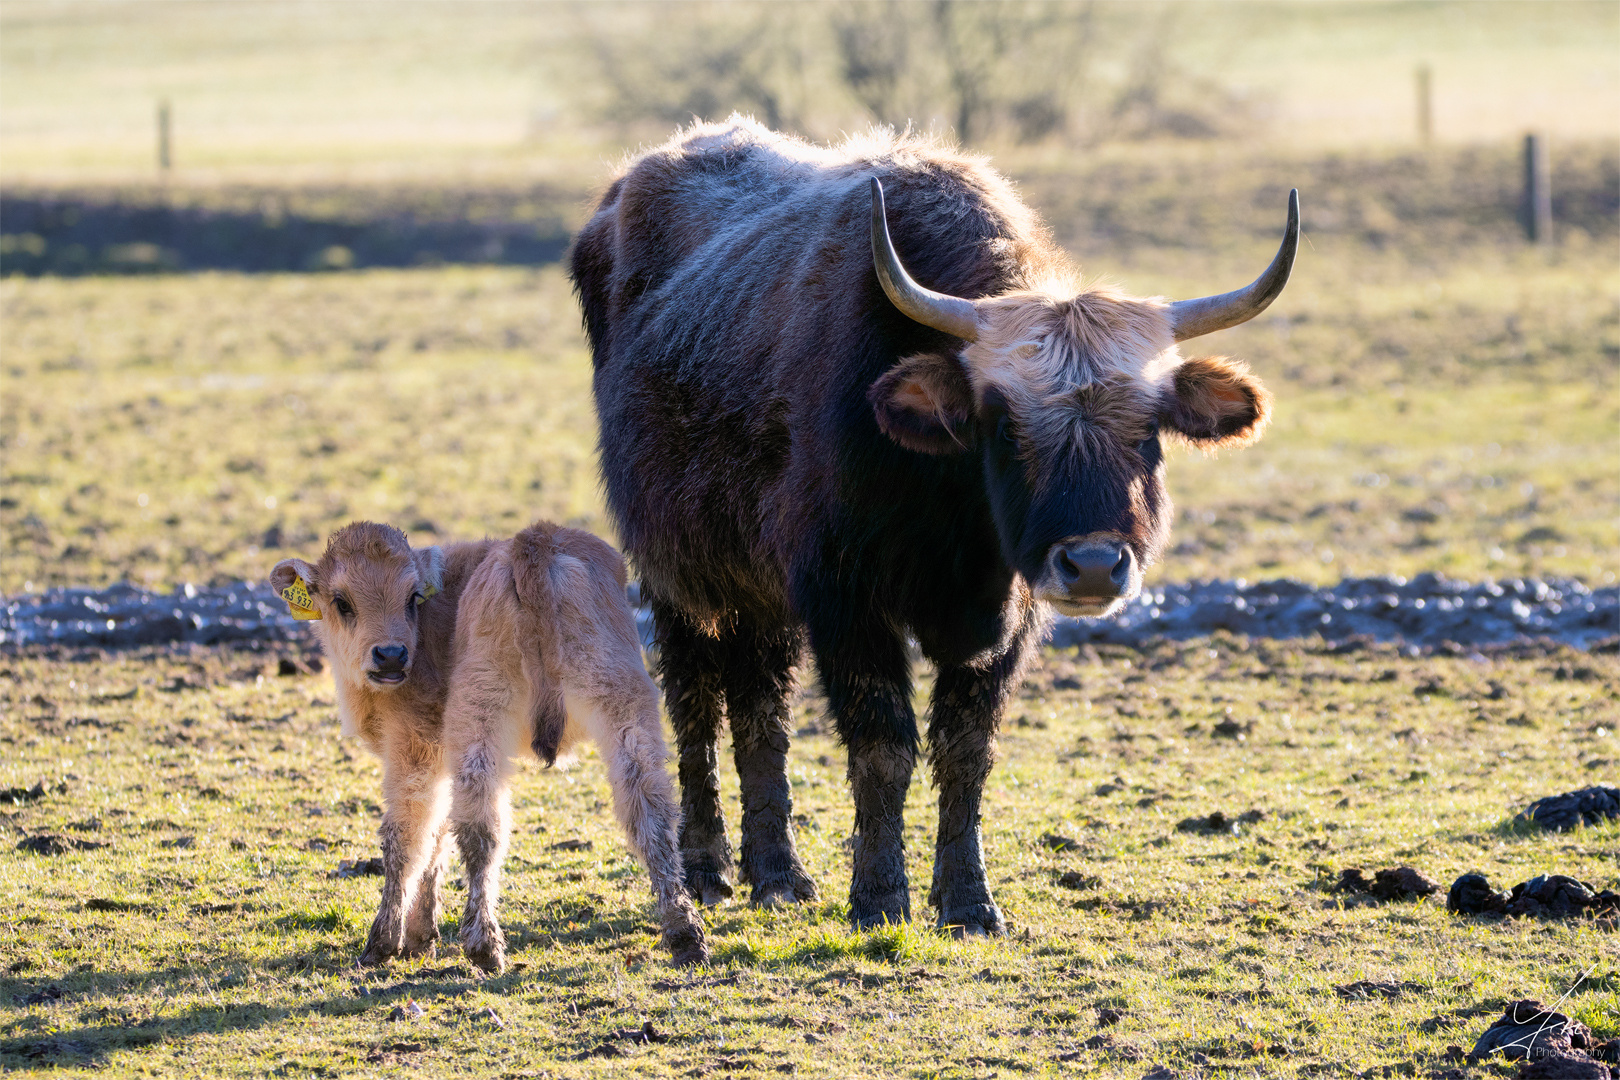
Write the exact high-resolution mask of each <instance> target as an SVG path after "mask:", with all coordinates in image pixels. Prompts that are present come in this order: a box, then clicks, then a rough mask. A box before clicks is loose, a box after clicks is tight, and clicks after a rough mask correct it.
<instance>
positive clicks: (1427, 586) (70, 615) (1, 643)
mask: <svg viewBox="0 0 1620 1080" xmlns="http://www.w3.org/2000/svg"><path fill="white" fill-rule="evenodd" d="M629 595H630V603H631V606H632V607H634V608H636V609H637V614H636V622H637V626H638V628H639V629H640V631H641V635H642V641H643V642H645V643H648V644H650V643H651V641H652V617H651V614H650V613H649V611H648V610H647V609H646V607H645V606H643V605H642V603H641V594H640V590H639V588H638V587H637V586H636V585H635V584H634V583H632V584H631V586H630V592H629ZM1217 630H1226V631H1229V632H1231V633H1234V634H1243V635H1247V636H1249V637H1259V638H1276V639H1289V638H1305V637H1320V638H1322V639H1323V640H1324V641H1327V642H1330V643H1339V642H1350V641H1355V640H1371V641H1398V642H1404V643H1406V644H1409V645H1416V646H1437V645H1442V644H1445V643H1448V642H1449V643H1454V644H1458V645H1504V644H1512V643H1519V642H1530V641H1535V640H1541V639H1547V640H1552V641H1556V642H1562V643H1564V644H1567V645H1573V646H1575V647H1577V648H1581V649H1589V648H1592V647H1593V646H1595V645H1598V644H1599V643H1602V642H1604V641H1606V640H1609V639H1612V638H1614V637H1615V636H1616V635H1620V585H1611V586H1604V587H1602V588H1599V589H1592V588H1589V587H1588V586H1586V585H1583V584H1582V583H1581V582H1578V581H1573V580H1567V579H1551V580H1547V581H1534V580H1530V581H1526V580H1523V579H1518V578H1514V579H1511V580H1506V581H1486V582H1481V583H1478V584H1472V585H1471V584H1467V583H1465V582H1460V581H1452V580H1450V579H1448V578H1446V577H1444V576H1443V575H1441V574H1433V573H1426V574H1419V575H1417V576H1416V577H1414V578H1412V579H1411V580H1410V581H1408V580H1406V579H1404V578H1399V577H1379V578H1346V579H1345V580H1343V581H1341V582H1339V583H1338V584H1337V585H1334V586H1332V587H1330V588H1325V589H1318V588H1315V587H1313V586H1310V585H1307V584H1305V583H1304V582H1300V581H1293V580H1290V579H1279V580H1275V581H1261V582H1256V583H1255V584H1252V585H1251V584H1249V583H1248V582H1245V581H1243V580H1242V579H1238V580H1236V581H1199V582H1188V583H1182V584H1167V585H1160V586H1156V587H1154V588H1153V589H1151V590H1148V591H1145V592H1143V593H1142V594H1141V595H1140V596H1139V597H1137V598H1136V599H1135V600H1134V601H1132V602H1131V603H1130V604H1128V605H1126V607H1125V609H1124V610H1123V611H1122V612H1120V613H1119V614H1118V615H1116V616H1114V617H1112V618H1109V619H1100V620H1094V619H1072V618H1060V619H1058V620H1057V621H1056V622H1055V623H1054V625H1053V628H1052V636H1051V640H1052V643H1053V644H1054V645H1058V646H1075V645H1084V644H1087V643H1093V642H1098V643H1100V642H1110V643H1115V644H1122V645H1131V646H1140V645H1142V644H1143V643H1145V642H1146V641H1148V640H1149V639H1151V638H1156V637H1166V638H1172V639H1181V638H1192V637H1203V636H1205V635H1208V634H1211V633H1214V632H1215V631H1217ZM310 636H311V635H310V630H309V624H308V623H301V622H298V621H296V620H294V619H293V618H292V616H290V615H289V614H288V613H287V606H286V604H284V603H283V602H282V601H281V600H280V599H279V598H277V597H276V596H275V595H274V594H273V593H272V592H271V591H270V588H269V586H268V585H267V584H264V583H254V582H241V583H239V584H236V585H226V586H220V587H216V588H198V587H195V586H191V585H186V586H184V587H182V588H179V589H176V590H175V591H174V592H173V593H169V594H164V593H156V592H148V591H146V590H144V589H137V588H135V587H134V586H132V585H115V586H113V587H111V588H109V589H102V590H92V589H51V590H49V591H47V592H43V593H25V594H19V595H15V596H9V597H6V598H4V601H3V606H0V648H5V649H15V648H19V647H23V646H29V645H43V644H57V645H66V646H73V647H100V648H131V647H135V646H139V645H163V644H169V643H173V642H197V643H199V644H204V645H212V644H216V643H219V642H226V641H245V640H252V641H305V640H308V639H309V638H310Z"/></svg>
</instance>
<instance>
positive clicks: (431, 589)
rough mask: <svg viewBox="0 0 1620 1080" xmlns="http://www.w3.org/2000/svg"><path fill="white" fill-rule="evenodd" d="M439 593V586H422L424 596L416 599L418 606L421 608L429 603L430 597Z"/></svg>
mask: <svg viewBox="0 0 1620 1080" xmlns="http://www.w3.org/2000/svg"><path fill="white" fill-rule="evenodd" d="M438 591H439V587H438V586H437V585H424V586H422V595H421V596H419V597H417V598H416V606H417V607H421V606H422V605H423V604H425V603H427V599H428V597H430V596H433V595H435V594H436V593H437V592H438Z"/></svg>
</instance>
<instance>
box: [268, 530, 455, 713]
mask: <svg viewBox="0 0 1620 1080" xmlns="http://www.w3.org/2000/svg"><path fill="white" fill-rule="evenodd" d="M270 584H271V586H272V587H273V588H274V589H275V590H276V594H277V595H278V596H281V597H282V598H283V599H285V600H287V602H288V606H289V607H290V608H291V609H292V611H293V613H294V614H295V615H300V616H301V617H303V618H314V619H319V620H320V621H321V627H320V631H319V632H320V637H321V640H322V642H323V643H324V644H325V647H326V652H327V655H328V657H329V658H330V660H331V662H332V664H333V666H334V668H335V669H336V670H338V671H341V672H342V673H344V674H345V675H346V676H347V677H348V678H349V679H350V680H351V681H353V682H361V681H364V682H365V683H366V684H368V685H370V686H372V687H374V688H376V689H381V690H387V689H391V688H395V687H398V686H402V685H404V683H405V682H406V680H407V679H409V678H410V674H411V665H412V663H413V662H414V661H415V658H416V652H417V645H418V643H419V633H418V630H419V623H420V615H419V609H420V608H421V605H422V603H423V602H424V601H425V600H426V599H427V598H428V597H429V596H431V595H432V594H433V593H435V592H437V591H439V590H440V589H442V588H443V587H444V555H443V553H442V552H440V550H439V549H438V548H437V547H430V548H417V549H415V550H413V549H412V548H411V546H410V544H409V542H407V541H406V539H405V534H404V533H402V532H400V531H399V530H398V529H396V528H393V527H392V526H389V525H378V524H375V523H373V522H369V521H357V522H355V523H353V524H351V525H345V526H344V527H343V528H341V529H339V530H338V531H337V532H335V533H333V534H332V536H331V538H330V539H328V540H327V542H326V551H325V553H324V554H322V555H321V557H320V559H319V560H318V561H317V562H315V563H307V562H305V561H304V560H302V559H283V560H282V561H281V562H279V563H277V564H276V567H275V569H274V570H272V571H271V572H270Z"/></svg>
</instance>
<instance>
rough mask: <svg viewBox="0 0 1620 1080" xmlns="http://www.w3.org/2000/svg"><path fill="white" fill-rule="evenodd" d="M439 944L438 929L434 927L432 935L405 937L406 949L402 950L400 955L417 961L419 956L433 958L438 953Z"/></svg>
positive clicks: (409, 935)
mask: <svg viewBox="0 0 1620 1080" xmlns="http://www.w3.org/2000/svg"><path fill="white" fill-rule="evenodd" d="M438 944H439V929H438V927H434V928H433V930H432V932H430V933H422V934H407V935H406V936H405V947H404V948H403V949H401V950H400V955H401V956H404V957H407V958H409V959H415V958H416V957H418V956H433V955H434V954H435V953H436V952H437V951H438Z"/></svg>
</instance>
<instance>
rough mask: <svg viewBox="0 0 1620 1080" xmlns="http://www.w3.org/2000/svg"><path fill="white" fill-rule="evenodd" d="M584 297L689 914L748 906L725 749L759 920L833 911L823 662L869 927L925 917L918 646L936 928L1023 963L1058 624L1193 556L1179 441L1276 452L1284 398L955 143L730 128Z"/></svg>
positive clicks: (652, 171)
mask: <svg viewBox="0 0 1620 1080" xmlns="http://www.w3.org/2000/svg"><path fill="white" fill-rule="evenodd" d="M874 179H877V180H878V181H880V182H881V184H882V189H883V191H884V193H885V194H886V197H887V200H888V211H887V216H886V219H885V220H886V221H887V223H888V227H889V229H890V230H891V232H892V235H893V238H894V246H895V249H896V250H897V252H898V253H899V257H900V260H901V261H902V263H903V264H904V266H905V268H907V270H909V272H910V274H911V275H912V276H913V277H915V279H916V280H917V281H918V282H920V283H921V284H922V285H923V286H925V287H927V288H929V289H934V290H938V291H940V292H943V293H946V294H948V295H949V296H951V297H957V298H963V299H968V300H972V301H974V304H973V308H974V310H975V311H976V318H977V331H976V334H975V335H974V336H975V337H976V340H974V341H972V342H967V341H965V340H963V339H962V338H958V337H953V336H951V335H949V334H946V333H943V332H941V331H940V330H937V329H931V328H929V327H927V326H924V325H921V324H920V323H917V322H913V321H912V320H911V319H910V318H908V317H906V316H905V315H904V314H902V312H901V311H900V310H899V309H898V308H896V307H895V306H894V304H893V303H891V302H890V300H889V299H888V298H887V296H886V295H885V293H884V291H883V288H882V286H881V284H880V281H879V278H878V276H877V274H876V273H875V272H874V268H873V249H872V241H871V239H870V236H871V232H870V230H871V222H872V208H873V194H872V190H873V189H872V181H873V180H874ZM571 270H572V274H573V278H574V283H575V286H576V288H577V289H578V291H579V296H580V300H581V302H582V305H583V307H584V313H585V326H586V330H587V332H588V333H589V336H590V339H591V347H592V351H593V355H594V359H595V365H596V370H595V381H594V389H595V394H596V401H597V408H598V413H599V415H600V418H601V461H602V472H603V479H604V482H605V486H606V490H607V497H608V505H609V508H610V510H611V512H612V514H613V516H614V518H615V520H616V522H617V524H618V527H619V535H620V537H621V538H622V540H623V542H624V545H625V548H626V550H627V552H628V553H629V555H630V557H631V559H632V560H633V561H634V562H635V564H636V567H637V570H638V572H639V573H640V575H641V578H642V588H643V595H645V596H647V597H648V598H649V599H650V601H651V604H652V609H653V615H654V619H655V621H656V624H657V629H658V634H659V640H660V644H661V649H660V663H661V665H662V669H663V678H664V692H665V700H666V702H667V705H668V708H669V712H670V715H671V718H672V720H673V721H674V724H675V730H676V734H677V737H678V739H679V743H680V777H681V785H682V796H683V808H684V811H685V821H684V824H683V827H682V838H681V843H682V854H683V856H684V858H685V863H686V873H687V882H688V886H689V888H691V890H692V891H693V893H694V894H695V895H697V896H699V897H701V898H703V899H704V900H706V901H709V900H715V899H719V898H721V897H723V896H726V895H729V893H730V891H731V882H732V878H733V871H734V867H733V858H732V851H731V847H730V843H729V841H728V840H727V837H726V832H725V824H724V819H723V817H722V814H721V811H720V805H719V801H718V782H717V780H716V777H715V768H716V760H717V752H716V747H715V740H716V738H717V736H718V732H719V729H720V726H721V722H722V718H723V717H724V718H725V719H728V720H729V722H730V725H731V729H732V734H733V741H734V752H735V755H736V762H737V768H738V772H739V774H740V775H741V777H742V788H743V820H742V837H743V843H742V852H741V866H740V876H741V878H742V880H744V881H748V882H751V883H752V884H753V888H754V894H753V896H754V900H755V902H756V903H776V902H779V901H783V900H794V899H805V898H808V897H811V896H814V895H815V887H814V885H812V884H811V882H810V880H809V878H808V877H807V876H806V874H805V873H804V870H803V867H802V866H801V864H800V861H799V858H798V855H797V853H796V851H795V848H794V837H793V827H792V812H791V811H792V803H791V798H790V792H789V787H788V783H787V777H786V764H785V763H786V754H787V745H788V735H789V730H790V729H789V727H788V719H789V716H788V709H787V705H786V701H785V699H786V695H787V691H788V689H789V688H790V686H791V675H790V669H791V668H792V665H793V664H794V661H795V660H796V658H797V657H798V655H799V653H800V651H801V649H802V647H803V644H804V643H805V642H806V641H808V643H809V645H810V647H811V648H812V649H813V650H814V652H815V657H816V663H817V667H818V669H819V671H820V673H821V677H822V679H823V681H824V684H825V687H826V690H827V697H828V703H829V705H830V707H831V709H832V712H833V715H834V717H835V719H836V723H837V727H838V732H839V735H840V737H841V738H842V739H843V741H844V742H845V743H846V744H847V746H848V748H849V780H850V785H851V788H852V791H853V794H854V800H855V845H854V867H853V874H852V879H851V885H850V910H851V917H852V919H853V920H854V921H855V922H856V923H857V924H861V925H869V924H874V923H880V922H883V921H885V920H893V919H903V918H908V917H909V915H910V910H911V908H910V893H909V887H908V884H907V880H906V872H905V857H904V849H903V836H904V829H903V824H902V820H901V809H902V807H903V805H904V802H905V792H906V787H907V785H908V784H909V782H910V779H911V773H912V767H913V762H914V755H915V752H916V750H917V748H918V744H919V742H920V738H919V732H918V729H917V721H916V717H915V716H914V714H913V711H912V706H911V664H910V661H909V659H908V655H907V647H906V639H907V637H908V636H914V637H915V639H916V641H917V643H918V644H919V645H920V646H921V648H922V651H923V653H924V654H925V655H926V656H927V657H928V658H929V659H930V660H932V661H933V662H934V664H935V666H936V668H937V670H938V678H937V680H936V682H935V686H934V696H933V704H932V715H931V719H930V726H929V729H928V745H929V749H930V752H931V754H932V758H933V771H934V780H935V783H936V784H937V786H938V788H939V832H938V838H937V846H936V850H935V862H934V887H933V890H932V892H931V893H930V902H931V903H933V904H935V905H936V906H937V907H938V909H939V921H940V923H941V924H943V925H951V926H958V927H964V928H966V929H967V930H968V931H970V932H974V931H990V932H997V931H1000V930H1001V929H1003V926H1004V924H1003V921H1002V917H1001V913H1000V911H999V910H998V909H997V908H996V906H995V904H994V903H993V901H992V900H991V897H990V892H989V886H988V884H987V882H986V881H985V870H984V861H983V857H982V853H981V850H980V841H979V821H978V816H979V804H980V798H981V795H982V790H983V786H984V782H985V777H986V776H987V775H988V772H989V769H990V762H991V760H992V757H993V752H994V744H995V732H996V729H997V726H998V724H999V722H1000V717H1001V712H1002V708H1003V705H1004V703H1005V701H1006V699H1007V697H1008V696H1009V694H1010V693H1011V692H1012V690H1013V688H1014V687H1015V686H1016V684H1017V680H1018V675H1019V671H1020V668H1021V666H1022V664H1023V663H1024V662H1025V660H1026V658H1027V657H1028V656H1029V654H1030V651H1031V646H1032V644H1033V642H1034V641H1035V640H1037V638H1038V634H1039V628H1040V627H1041V625H1042V623H1043V622H1044V620H1045V618H1046V615H1047V612H1048V610H1049V609H1048V608H1047V606H1046V603H1044V602H1043V601H1045V602H1050V603H1053V604H1057V605H1059V606H1060V607H1061V608H1062V609H1063V610H1067V611H1071V612H1073V613H1078V614H1089V615H1097V614H1103V613H1104V612H1105V611H1107V610H1115V609H1117V607H1118V605H1119V604H1122V603H1123V602H1125V600H1128V599H1129V597H1130V595H1131V594H1133V593H1134V592H1135V591H1136V590H1137V589H1138V588H1139V587H1140V583H1141V574H1142V571H1143V570H1144V569H1145V568H1146V567H1147V566H1149V565H1150V564H1151V563H1152V562H1153V561H1154V560H1155V558H1156V557H1157V556H1158V554H1159V553H1160V552H1161V551H1162V550H1163V548H1164V546H1165V544H1166V542H1167V539H1168V535H1169V525H1170V520H1171V517H1172V511H1171V506H1170V500H1169V497H1168V495H1167V493H1166V491H1165V485H1164V469H1163V456H1162V453H1161V449H1162V448H1161V433H1162V434H1163V435H1164V436H1169V437H1176V438H1182V439H1186V440H1189V441H1192V442H1194V443H1196V444H1198V445H1202V446H1210V447H1212V446H1218V445H1228V444H1231V445H1235V444H1238V443H1241V442H1243V441H1245V440H1249V439H1252V438H1254V437H1255V436H1256V435H1258V433H1259V430H1260V429H1261V427H1263V426H1264V423H1265V420H1266V415H1267V410H1266V398H1265V392H1264V390H1263V389H1261V387H1260V385H1259V383H1258V381H1256V380H1255V379H1254V378H1253V377H1252V376H1250V375H1248V374H1247V372H1246V371H1245V370H1244V369H1242V368H1241V367H1240V366H1238V365H1234V364H1232V363H1230V362H1228V361H1225V360H1223V359H1220V358H1210V359H1206V360H1201V361H1196V362H1194V361H1184V360H1183V358H1182V356H1181V355H1180V353H1179V352H1178V351H1177V347H1176V345H1175V340H1174V338H1175V332H1174V328H1173V326H1172V323H1171V319H1170V309H1169V308H1168V306H1167V303H1166V301H1164V300H1162V299H1159V298H1137V297H1130V296H1126V295H1124V294H1123V293H1120V292H1118V291H1116V290H1113V289H1110V288H1104V287H1100V286H1088V285H1085V284H1083V283H1082V282H1081V281H1080V278H1079V275H1078V274H1077V273H1076V272H1075V270H1074V269H1073V267H1072V266H1070V265H1069V263H1068V262H1067V260H1066V259H1065V258H1064V257H1063V255H1062V254H1061V253H1060V252H1059V251H1058V250H1057V249H1056V248H1055V247H1054V246H1053V245H1052V244H1051V243H1050V242H1049V241H1048V239H1047V237H1046V235H1045V233H1044V230H1043V229H1042V228H1041V227H1040V225H1039V223H1038V221H1037V220H1036V218H1035V215H1034V214H1033V213H1032V212H1031V211H1030V210H1029V208H1028V207H1026V206H1025V205H1024V204H1023V203H1022V202H1021V201H1019V199H1018V197H1017V195H1016V193H1015V192H1014V191H1013V189H1012V186H1011V185H1010V184H1009V183H1008V182H1007V181H1006V180H1005V179H1004V178H1003V177H1001V176H1000V175H999V174H998V173H997V172H996V171H995V170H994V169H992V168H991V167H990V165H989V164H988V163H987V162H986V161H984V160H983V159H981V158H977V157H972V156H969V155H965V154H961V153H958V152H956V151H953V150H950V149H948V148H945V147H941V146H939V145H937V144H935V143H934V142H931V141H930V140H927V139H922V138H916V137H910V136H895V135H892V134H889V133H883V132H879V133H876V134H873V135H870V136H863V137H861V138H857V139H853V140H851V141H849V142H847V143H845V144H844V145H842V146H838V147H832V148H824V147H817V146H812V145H810V144H808V143H804V142H801V141H799V140H795V139H792V138H790V137H787V136H782V135H778V134H775V133H772V132H769V131H766V130H765V129H763V128H761V127H760V126H759V125H757V124H754V123H753V122H751V121H747V120H742V119H738V118H733V119H732V120H731V121H729V122H727V123H725V124H707V125H705V124H699V125H697V126H694V127H693V128H691V129H689V130H686V131H683V132H680V133H678V134H677V135H676V136H675V137H674V138H673V139H672V140H671V141H670V142H668V143H666V144H665V145H663V146H661V147H658V148H656V149H653V150H651V151H648V152H647V153H645V154H642V155H641V156H639V157H638V158H636V159H635V160H633V161H631V162H629V163H627V165H626V167H625V168H624V170H623V171H622V172H621V173H620V174H619V176H618V177H617V178H616V179H614V181H613V182H612V184H611V185H610V186H609V187H608V189H607V191H606V192H605V194H604V195H603V197H602V200H601V203H600V205H599V206H598V208H597V211H596V214H595V216H594V217H593V218H592V219H591V221H590V223H589V224H588V225H587V226H586V227H585V229H584V230H583V231H582V232H581V233H580V236H579V240H578V242H577V244H576V245H575V248H574V252H573V255H572V266H571ZM1104 553H1106V558H1107V560H1110V561H1103V559H1104ZM1116 557H1117V559H1118V561H1117V563H1116V562H1113V561H1111V560H1113V559H1115V558H1116ZM1098 567H1101V570H1099V569H1097V568H1098ZM1111 568H1113V569H1111ZM1114 570H1117V573H1115V572H1114ZM1066 574H1067V575H1068V576H1067V577H1065V576H1064V575H1066ZM1116 579H1117V580H1118V582H1119V585H1118V588H1117V590H1116V591H1114V592H1113V593H1112V594H1109V593H1108V591H1107V589H1108V588H1113V586H1112V585H1109V586H1107V588H1104V587H1103V586H1102V585H1100V584H1098V583H1099V582H1103V583H1106V582H1108V581H1113V580H1116ZM1127 579H1128V580H1127ZM1088 589H1089V590H1092V591H1086V590H1088Z"/></svg>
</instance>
